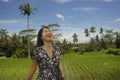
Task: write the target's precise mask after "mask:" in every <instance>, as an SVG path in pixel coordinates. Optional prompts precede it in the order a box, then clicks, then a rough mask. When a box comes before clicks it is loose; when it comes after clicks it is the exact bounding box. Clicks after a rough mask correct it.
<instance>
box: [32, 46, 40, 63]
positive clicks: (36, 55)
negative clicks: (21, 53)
mask: <svg viewBox="0 0 120 80" xmlns="http://www.w3.org/2000/svg"><path fill="white" fill-rule="evenodd" d="M31 59H32V60H34V61H38V60H39V53H38V50H37V48H36V49H34V50H33V53H32V55H31Z"/></svg>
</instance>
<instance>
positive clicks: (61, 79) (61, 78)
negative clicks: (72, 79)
mask: <svg viewBox="0 0 120 80" xmlns="http://www.w3.org/2000/svg"><path fill="white" fill-rule="evenodd" d="M59 71H60V80H64V77H63V74H62V67H61V65H59Z"/></svg>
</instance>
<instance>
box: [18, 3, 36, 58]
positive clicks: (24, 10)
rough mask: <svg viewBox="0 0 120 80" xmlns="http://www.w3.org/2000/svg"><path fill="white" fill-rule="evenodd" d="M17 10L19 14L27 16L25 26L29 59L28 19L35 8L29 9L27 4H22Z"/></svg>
mask: <svg viewBox="0 0 120 80" xmlns="http://www.w3.org/2000/svg"><path fill="white" fill-rule="evenodd" d="M19 9H20V11H21V14H22V15H23V16H25V15H26V16H27V25H28V57H30V40H29V29H30V28H29V17H30V15H31V13H33V11H34V10H36V8H31V6H30V4H29V3H23V4H21V5H20V6H19Z"/></svg>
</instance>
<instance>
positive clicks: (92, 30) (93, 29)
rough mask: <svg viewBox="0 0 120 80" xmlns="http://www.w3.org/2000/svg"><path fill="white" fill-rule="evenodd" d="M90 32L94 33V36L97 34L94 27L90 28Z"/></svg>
mask: <svg viewBox="0 0 120 80" xmlns="http://www.w3.org/2000/svg"><path fill="white" fill-rule="evenodd" d="M90 32H91V33H93V34H94V33H95V32H96V31H95V27H94V26H92V27H91V28H90Z"/></svg>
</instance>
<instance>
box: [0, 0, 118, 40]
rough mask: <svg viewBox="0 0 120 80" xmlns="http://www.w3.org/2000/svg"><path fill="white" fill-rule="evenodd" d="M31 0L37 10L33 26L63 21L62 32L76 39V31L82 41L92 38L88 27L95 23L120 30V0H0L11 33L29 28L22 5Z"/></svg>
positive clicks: (2, 20) (0, 24)
mask: <svg viewBox="0 0 120 80" xmlns="http://www.w3.org/2000/svg"><path fill="white" fill-rule="evenodd" d="M24 2H29V3H30V5H31V7H33V8H37V11H35V12H34V14H32V15H31V16H30V28H34V29H36V30H39V29H40V28H41V25H47V24H54V23H58V24H60V29H61V31H60V33H62V35H63V37H61V38H60V39H64V38H66V39H67V40H69V41H72V35H73V33H76V34H77V35H78V38H79V42H84V41H86V40H87V39H88V38H86V37H85V36H84V35H85V34H84V29H85V28H90V27H91V26H95V27H96V30H98V29H99V28H100V27H103V28H104V29H114V30H115V31H120V0H0V28H3V29H7V31H8V32H9V33H10V34H13V33H18V32H19V31H20V30H22V29H27V19H26V16H25V17H23V16H21V12H20V10H19V5H20V4H22V3H24Z"/></svg>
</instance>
